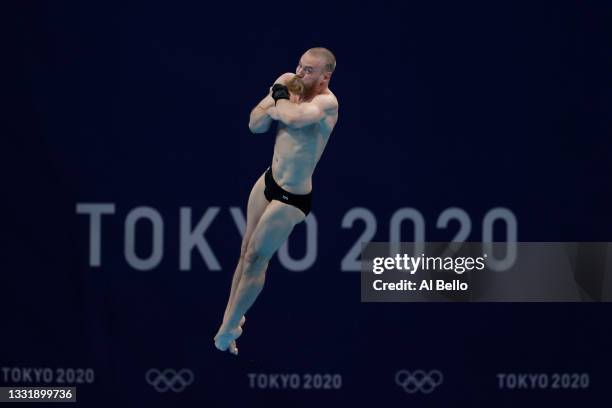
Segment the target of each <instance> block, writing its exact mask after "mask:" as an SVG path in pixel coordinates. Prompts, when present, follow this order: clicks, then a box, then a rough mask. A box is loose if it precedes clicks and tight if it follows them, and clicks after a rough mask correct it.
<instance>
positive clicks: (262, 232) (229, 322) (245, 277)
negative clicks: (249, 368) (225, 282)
mask: <svg viewBox="0 0 612 408" xmlns="http://www.w3.org/2000/svg"><path fill="white" fill-rule="evenodd" d="M304 218H305V217H304V213H303V212H302V211H300V210H299V209H297V208H296V207H293V206H290V205H287V204H283V203H281V202H279V201H272V202H271V203H270V204H268V206H267V207H266V209H265V211H264V213H263V215H262V216H261V219H260V220H259V222H258V223H257V226H256V227H255V230H254V231H253V235H252V236H251V237H250V240H249V243H248V246H247V249H246V253H245V255H244V259H243V265H242V276H241V278H240V281H239V283H238V287H237V288H236V292H235V296H234V299H233V300H232V303H231V306H230V310H229V311H228V315H227V318H226V319H225V320H224V322H223V323H222V325H221V327H220V328H219V332H218V333H217V335H216V336H215V346H216V347H217V348H218V349H219V350H222V351H225V350H227V348H228V347H229V346H230V345H231V344H232V341H234V340H235V339H237V338H238V337H240V335H241V334H242V329H241V327H240V326H239V323H240V319H241V318H242V316H244V315H245V313H246V312H247V310H249V308H250V307H251V306H252V305H253V303H254V302H255V299H257V296H258V295H259V293H260V292H261V290H262V289H263V285H264V282H265V276H266V269H267V267H268V262H269V261H270V258H272V255H274V253H275V252H276V251H277V250H278V248H280V246H281V245H282V244H283V243H284V242H285V241H286V240H287V237H289V234H290V233H291V231H292V230H293V227H294V226H295V225H296V224H297V223H299V222H301V221H303V220H304Z"/></svg>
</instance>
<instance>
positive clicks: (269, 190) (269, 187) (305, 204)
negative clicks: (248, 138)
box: [264, 167, 312, 215]
mask: <svg viewBox="0 0 612 408" xmlns="http://www.w3.org/2000/svg"><path fill="white" fill-rule="evenodd" d="M265 179H266V188H265V190H264V195H265V196H266V200H268V201H272V200H277V201H280V202H281V203H285V204H289V205H292V206H294V207H297V208H299V209H300V210H302V211H303V212H304V214H305V215H308V213H309V212H310V208H311V207H312V191H311V192H310V193H308V194H293V193H290V192H288V191H286V190H285V189H283V188H282V187H281V186H279V185H278V184H276V181H274V177H272V168H271V167H269V168H268V170H267V171H266V176H265Z"/></svg>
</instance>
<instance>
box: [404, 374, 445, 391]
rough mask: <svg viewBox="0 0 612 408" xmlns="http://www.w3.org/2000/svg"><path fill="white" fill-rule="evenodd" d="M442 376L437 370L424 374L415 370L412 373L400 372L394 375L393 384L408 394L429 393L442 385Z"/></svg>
mask: <svg viewBox="0 0 612 408" xmlns="http://www.w3.org/2000/svg"><path fill="white" fill-rule="evenodd" d="M443 380H444V376H443V375H442V373H441V372H440V371H439V370H431V371H430V372H428V373H426V372H425V371H423V370H416V371H414V372H413V373H411V372H410V371H407V370H400V371H398V372H397V373H395V383H396V384H397V385H399V386H400V387H402V388H403V389H404V391H406V392H407V393H408V394H414V393H416V392H419V391H420V392H422V393H423V394H429V393H431V392H432V391H433V390H434V389H435V388H436V387H437V386H438V385H440V384H442V381H443Z"/></svg>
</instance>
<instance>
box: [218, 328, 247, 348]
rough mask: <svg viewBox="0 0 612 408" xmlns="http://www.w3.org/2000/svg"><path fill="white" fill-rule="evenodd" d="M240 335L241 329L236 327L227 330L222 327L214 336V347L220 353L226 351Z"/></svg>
mask: <svg viewBox="0 0 612 408" xmlns="http://www.w3.org/2000/svg"><path fill="white" fill-rule="evenodd" d="M241 335H242V327H240V326H238V327H236V328H234V329H227V328H225V327H223V326H221V328H220V329H219V331H218V332H217V335H216V336H215V347H217V348H218V349H219V350H221V351H225V350H227V349H228V348H229V347H230V345H231V343H232V342H233V341H235V340H236V339H237V338H238V337H240V336H241Z"/></svg>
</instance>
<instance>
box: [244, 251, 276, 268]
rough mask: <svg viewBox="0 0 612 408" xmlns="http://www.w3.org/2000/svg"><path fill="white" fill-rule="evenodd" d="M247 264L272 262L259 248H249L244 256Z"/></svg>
mask: <svg viewBox="0 0 612 408" xmlns="http://www.w3.org/2000/svg"><path fill="white" fill-rule="evenodd" d="M243 259H244V262H245V263H247V264H263V263H267V262H268V261H269V260H270V257H269V256H268V255H267V254H265V253H264V252H263V251H262V250H261V249H259V248H253V247H248V248H247V250H246V251H245V253H244V256H243Z"/></svg>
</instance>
